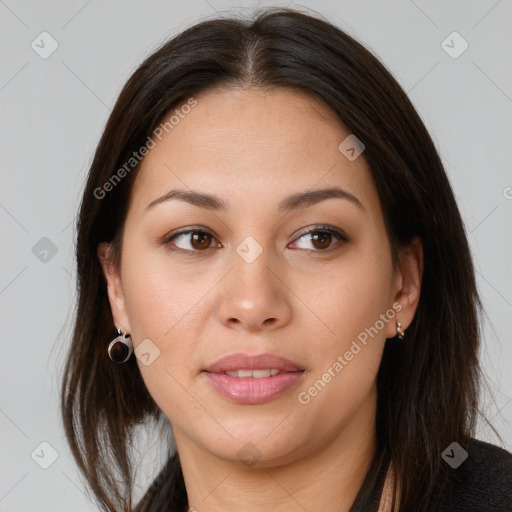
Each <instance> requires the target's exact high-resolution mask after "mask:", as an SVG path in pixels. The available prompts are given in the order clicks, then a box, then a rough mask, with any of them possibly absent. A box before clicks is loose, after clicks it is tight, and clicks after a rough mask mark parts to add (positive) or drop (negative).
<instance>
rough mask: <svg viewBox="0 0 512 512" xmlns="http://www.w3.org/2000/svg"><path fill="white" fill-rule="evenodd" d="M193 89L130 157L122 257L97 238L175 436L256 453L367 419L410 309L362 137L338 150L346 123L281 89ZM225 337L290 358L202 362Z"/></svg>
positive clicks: (304, 446) (214, 448) (274, 457)
mask: <svg viewBox="0 0 512 512" xmlns="http://www.w3.org/2000/svg"><path fill="white" fill-rule="evenodd" d="M196 100H197V105H196V106H195V107H194V108H192V109H190V112H189V113H188V114H186V115H183V116H182V117H180V120H179V122H178V123H176V124H175V125H174V127H173V128H172V130H170V131H169V133H167V134H165V132H164V136H163V138H162V140H161V141H158V139H155V142H156V147H154V148H153V149H151V151H150V152H149V153H148V155H147V156H146V157H145V159H144V160H143V162H142V164H141V168H140V170H139V171H138V175H137V177H136V180H135V183H134V187H133V190H132V196H131V202H130V207H129V211H128V215H127V218H126V224H125V228H124V234H123V246H122V261H121V265H120V269H118V270H115V269H114V270H112V269H110V270H108V266H106V265H105V252H102V250H100V254H102V255H103V256H102V258H103V263H104V268H105V272H106V274H107V279H108V282H109V296H110V301H111V306H112V312H113V317H114V321H115V324H116V326H117V327H121V328H122V329H123V330H126V331H128V332H130V333H131V335H132V340H133V344H134V347H135V350H136V355H137V362H138V366H139V368H140V371H141V374H142V377H143V379H144V382H145V384H146V386H147V388H148V390H149V392H150V393H151V395H152V396H153V398H154V400H155V401H156V403H157V404H158V406H159V407H160V408H161V409H162V411H163V412H164V413H165V415H166V416H167V417H168V418H169V420H170V422H171V424H172V428H173V432H174V435H175V438H176V442H177V445H178V449H183V450H184V451H185V450H195V451H196V452H198V451H201V452H202V453H205V452H207V453H209V454H211V455H215V456H217V457H220V458H221V459H224V460H233V461H237V460H242V459H244V458H246V457H247V456H248V457H249V458H251V457H252V458H253V459H258V461H259V464H260V465H262V466H265V465H268V466H271V465H275V464H283V463H286V462H289V461H292V460H294V459H297V458H299V457H304V456H306V455H308V454H311V453H312V452H314V451H316V450H321V449H322V447H325V446H327V445H328V444H329V443H333V442H335V441H336V440H337V439H340V438H341V436H351V435H354V434H356V433H357V434H359V435H369V436H370V435H371V432H372V431H373V428H374V424H373V418H374V414H375V405H376V396H377V395H376V374H377V371H378V367H379V363H380V359H381V354H382V351H383V347H384V342H385V339H386V338H388V337H393V336H395V335H396V320H397V319H399V320H400V321H401V322H402V328H403V329H404V328H407V326H408V325H409V323H410V322H411V321H412V318H413V315H414V309H415V307H416V303H417V297H418V293H419V281H420V277H419V274H420V273H421V272H420V271H419V270H418V268H419V267H420V266H421V265H419V266H418V265H416V268H415V265H414V264H412V265H405V266H404V268H406V269H408V270H406V272H405V273H404V271H397V272H394V270H393V266H392V261H391V253H390V247H389V241H388V238H387V234H386V230H385V226H384V220H383V214H382V210H381V207H380V203H379V198H378V195H377V191H376V189H375V186H374V184H373V181H372V178H371V174H370V171H369V167H368V164H367V162H366V160H365V158H364V153H363V154H362V155H361V156H359V157H358V158H355V159H353V155H352V152H351V151H350V149H349V150H348V152H347V151H346V149H347V148H346V147H345V146H343V147H345V150H344V151H343V152H342V150H340V149H339V145H340V143H342V142H343V141H344V140H345V139H346V138H347V136H349V135H350V133H349V132H348V131H347V130H345V129H343V128H342V127H340V125H339V124H338V123H336V121H335V120H334V118H333V117H332V115H331V114H330V113H329V111H328V110H327V109H326V108H325V107H324V106H322V105H321V104H319V103H317V102H315V101H314V100H312V99H310V98H308V97H306V96H304V95H301V94H300V93H297V92H294V91H292V90H290V89H281V90H273V91H270V92H262V91H260V90H255V89H249V90H231V91H226V90H217V91H209V92H207V93H204V94H202V95H198V96H196ZM349 140H350V139H349ZM369 142H371V141H366V143H367V144H368V143H369ZM346 144H348V142H347V143H346ZM349 147H350V144H349ZM355 149H356V150H357V149H359V148H357V147H356V148H355ZM354 154H356V153H354ZM347 156H350V157H351V159H349V158H347ZM325 189H331V192H330V193H318V194H316V195H315V194H314V193H315V192H316V191H320V190H325ZM334 189H339V191H338V192H333V191H332V190H334ZM173 190H178V191H180V192H182V193H184V194H187V197H188V200H186V197H185V196H182V197H181V198H180V196H178V195H174V196H173V197H171V196H172V194H171V191H173ZM193 192H194V193H195V194H196V195H194V196H193V195H192V193H193ZM304 194H306V195H305V197H303V198H302V199H300V196H301V195H304ZM203 195H205V196H206V195H207V196H208V197H203ZM105 200H108V199H105ZM187 230H188V232H187ZM331 230H332V231H331ZM178 232H179V233H181V234H179V235H178ZM413 253H414V252H413ZM414 254H415V255H416V256H417V252H416V253H414ZM412 259H413V260H414V257H413V258H412ZM141 344H142V345H141ZM232 354H242V355H243V354H245V355H249V356H253V355H262V354H267V356H268V355H269V354H270V355H275V356H279V357H282V358H286V359H287V360H289V361H291V362H292V363H294V365H293V367H285V366H284V365H282V364H281V363H279V361H275V360H271V359H268V357H267V356H265V357H264V358H263V360H260V361H259V362H260V365H259V366H258V365H257V364H255V365H254V366H255V367H256V368H259V369H260V370H264V369H265V368H267V369H279V367H280V366H281V371H280V373H279V374H278V375H276V376H268V372H267V373H265V372H264V371H263V372H256V374H252V375H253V376H245V377H244V376H243V375H244V374H243V373H242V374H238V377H237V376H234V375H232V376H228V375H226V374H224V373H223V372H222V370H223V369H225V365H222V364H221V365H220V367H217V368H213V369H212V365H213V363H215V362H216V361H217V360H219V359H220V358H222V357H224V356H227V355H232ZM250 364H251V362H250V361H249V360H246V361H245V362H244V360H243V358H242V359H241V360H238V361H235V362H234V363H233V365H234V367H235V368H239V369H251V368H247V366H250ZM237 365H238V366H237ZM254 366H253V368H254ZM230 368H231V369H232V370H233V367H230ZM206 369H210V370H212V371H210V372H207V371H205V370H206ZM285 370H286V371H285ZM272 373H275V372H272ZM259 377H262V378H261V379H260V378H259ZM273 379H275V380H273ZM347 438H348V437H347Z"/></svg>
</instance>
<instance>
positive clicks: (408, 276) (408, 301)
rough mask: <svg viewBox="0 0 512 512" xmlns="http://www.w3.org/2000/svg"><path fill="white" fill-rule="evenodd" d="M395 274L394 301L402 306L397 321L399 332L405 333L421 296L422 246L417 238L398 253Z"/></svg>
mask: <svg viewBox="0 0 512 512" xmlns="http://www.w3.org/2000/svg"><path fill="white" fill-rule="evenodd" d="M397 273H398V275H397V278H398V280H397V283H398V290H397V291H396V295H395V301H396V302H398V303H400V305H401V306H402V309H401V311H400V312H399V313H398V314H397V319H398V320H399V321H400V323H401V330H402V331H405V330H406V329H407V328H408V327H409V325H410V324H411V322H412V320H413V318H414V315H415V313H416V309H417V307H418V304H419V300H420V294H421V281H422V277H423V245H422V243H421V238H420V237H419V236H416V237H415V238H414V239H413V240H412V242H411V243H410V244H409V245H408V246H407V247H406V248H404V249H402V250H401V251H400V265H399V268H398V269H397ZM395 335H396V332H394V333H393V334H392V336H395Z"/></svg>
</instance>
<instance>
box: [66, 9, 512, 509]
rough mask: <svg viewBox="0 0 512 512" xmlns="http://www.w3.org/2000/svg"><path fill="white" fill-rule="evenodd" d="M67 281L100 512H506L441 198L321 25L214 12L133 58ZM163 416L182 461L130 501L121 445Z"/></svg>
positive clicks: (375, 90) (452, 214) (75, 400)
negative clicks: (485, 431) (74, 290)
mask: <svg viewBox="0 0 512 512" xmlns="http://www.w3.org/2000/svg"><path fill="white" fill-rule="evenodd" d="M77 265H78V273H77V275H78V280H79V301H78V310H77V315H76V324H75V331H74V338H73V343H72V346H71V348H70V352H69V355H68V359H67V366H66V369H65V375H64V379H63V386H62V414H63V419H64V424H65V429H66V434H67V438H68V442H69V443H70V446H71V448H72V452H73V455H74V457H75V459H76V461H77V463H78V465H79V467H80V470H81V471H82V472H83V474H84V475H85V477H86V479H87V482H88V484H89V486H90V487H91V489H92V491H93V492H94V494H95V496H96V498H97V500H98V503H99V504H100V506H101V507H102V509H103V510H108V511H119V510H138V511H160V510H162V511H164V510H166V511H168V510H173V511H174V510H175V511H179V512H182V511H186V510H197V511H199V512H210V511H218V510H222V511H226V510H247V511H262V510H269V509H272V510H273V511H281V510H286V511H290V510H308V511H310V512H312V511H317V510H322V511H324V510H332V511H334V510H336V511H352V512H353V511H376V510H382V511H384V510H387V511H391V510H395V511H398V510H400V511H415V512H418V511H427V510H428V511H432V510H450V511H453V510H465V511H469V510H471V511H477V510H482V511H483V510H485V511H488V510H493V511H505V510H512V455H511V454H510V453H508V452H506V451H505V450H502V449H501V448H498V447H496V446H493V445H490V444H487V443H483V442H481V441H478V440H476V439H474V438H473V435H474V432H475V424H476V419H477V413H478V409H477V405H478V393H479V379H480V368H479V364H478V359H477V353H478V348H479V333H478V318H477V313H478V311H479V306H480V303H479V298H478V295H477V290H476V287H475V278H474V273H473V267H472V262H471V257H470V251H469V248H468V243H467V239H466V236H465V232H464V227H463V223H462V220H461V217H460V213H459V211H458V208H457V205H456V202H455V199H454V195H453V192H452V190H451V187H450V184H449V182H448V179H447V177H446V174H445V172H444V170H443V167H442V164H441V161H440V159H439V157H438V155H437V153H436V150H435V148H434V145H433V143H432V140H431V138H430V136H429V134H428V133H427V131H426V129H425V127H424V125H423V124H422V122H421V120H420V119H419V117H418V115H417V113H416V112H415V110H414V108H413V107H412V105H411V103H410V101H409V100H408V99H407V97H406V95H405V93H404V92H403V91H402V89H401V88H400V87H399V85H398V84H397V83H396V81H395V80H394V79H393V78H392V77H391V76H390V74H389V72H388V71H387V70H386V69H385V68H384V67H383V65H382V64H380V62H379V61H378V60H377V59H376V58H375V57H374V56H373V55H371V54H370V53H369V52H368V51H367V50H366V49H364V48H363V47H362V46H361V45H360V44H359V43H357V42H356V41H354V40H353V39H352V38H351V37H349V36H348V35H347V34H345V33H344V32H342V31H340V30H339V29H338V28H336V27H334V26H332V25H331V24H329V23H327V22H325V21H323V20H320V19H318V18H315V17H312V16H309V15H307V14H304V13H300V12H296V11H293V10H289V9H279V10H271V11H268V12H265V13H263V14H261V15H260V16H259V17H258V18H257V19H256V20H255V21H253V22H252V23H250V22H246V21H239V20H235V19H217V20H211V21H207V22H203V23H199V24H197V25H195V26H193V27H191V28H189V29H188V30H186V31H184V32H183V33H182V34H180V35H178V36H177V37H175V38H173V39H172V40H170V41H169V42H167V43H166V44H165V45H163V46H162V47H161V48H160V49H159V50H157V51H156V52H155V53H154V54H153V55H151V56H150V57H149V58H148V59H147V60H146V61H145V62H144V63H143V64H142V65H141V66H140V67H139V69H138V70H137V71H136V72H135V73H134V74H133V76H132V77H131V78H130V79H129V81H128V83H127V84H126V86H125V87H124V89H123V91H122V92H121V94H120V97H119V99H118V101H117V103H116V105H115V107H114V110H113V112H112V114H111V116H110V119H109V121H108V123H107V126H106V129H105V132H104V134H103V136H102V139H101V141H100V143H99V145H98V148H97V151H96V154H95V158H94V161H93V163H92V166H91V169H90V172H89V177H88V181H87V186H86V189H85V192H84V196H83V201H82V205H81V210H80V217H79V221H78V240H77ZM116 331H117V334H116ZM121 363H123V364H121ZM162 418H164V421H165V420H168V422H169V426H170V428H172V435H173V440H174V443H175V446H176V450H174V449H173V447H172V446H164V449H168V450H169V459H168V463H167V464H166V465H165V467H164V468H163V469H162V470H161V472H160V475H159V476H158V477H157V478H156V479H155V480H154V482H153V484H152V486H151V487H150V489H149V490H148V491H147V493H146V495H145V496H144V497H143V499H142V500H141V501H140V502H139V503H138V504H137V505H136V506H134V505H133V503H132V490H133V465H132V463H131V459H130V457H129V454H128V449H129V447H130V441H131V439H132V436H133V434H134V433H135V432H136V431H137V427H138V426H139V425H140V424H141V423H142V424H145V423H148V422H149V420H151V419H155V420H160V419H162Z"/></svg>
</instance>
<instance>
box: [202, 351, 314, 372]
mask: <svg viewBox="0 0 512 512" xmlns="http://www.w3.org/2000/svg"><path fill="white" fill-rule="evenodd" d="M273 369H274V370H279V372H296V371H302V370H304V368H303V367H302V366H301V365H299V364H297V363H294V362H293V361H290V360H289V359H286V358H284V357H281V356H278V355H276V354H269V353H266V354H258V355H251V354H244V353H237V354H230V355H227V356H224V357H221V358H220V359H217V361H215V362H214V363H212V364H210V365H208V366H207V367H206V368H205V369H204V371H205V372H209V373H225V372H234V371H236V370H273Z"/></svg>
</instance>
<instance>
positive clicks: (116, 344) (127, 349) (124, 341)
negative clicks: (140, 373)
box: [107, 329, 133, 363]
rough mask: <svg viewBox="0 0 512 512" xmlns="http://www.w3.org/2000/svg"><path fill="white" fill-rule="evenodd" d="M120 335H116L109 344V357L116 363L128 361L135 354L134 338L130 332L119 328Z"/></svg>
mask: <svg viewBox="0 0 512 512" xmlns="http://www.w3.org/2000/svg"><path fill="white" fill-rule="evenodd" d="M117 332H118V336H116V337H115V338H114V339H113V340H112V341H111V342H110V343H109V345H108V349H107V352H108V357H110V359H111V360H112V361H114V363H126V361H128V359H130V357H131V355H132V354H133V344H132V338H131V336H130V335H129V334H127V333H123V332H121V329H117Z"/></svg>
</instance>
